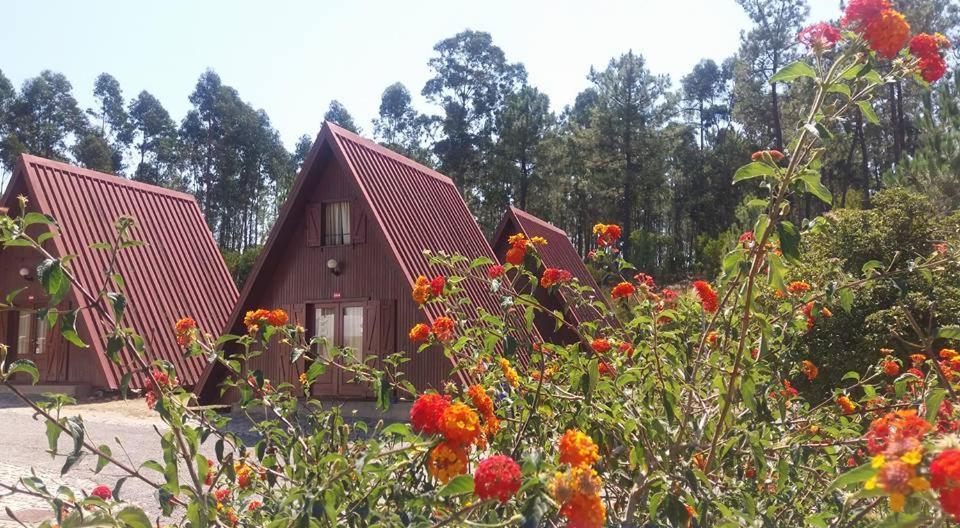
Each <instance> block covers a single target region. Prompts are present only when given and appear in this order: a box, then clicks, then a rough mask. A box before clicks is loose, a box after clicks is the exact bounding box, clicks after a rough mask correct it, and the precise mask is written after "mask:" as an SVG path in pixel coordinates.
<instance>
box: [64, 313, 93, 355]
mask: <svg viewBox="0 0 960 528" xmlns="http://www.w3.org/2000/svg"><path fill="white" fill-rule="evenodd" d="M76 320H77V310H71V311H69V312H65V313H64V314H63V317H62V318H61V319H60V334H61V335H62V336H63V338H64V339H66V340H67V341H69V342H70V343H71V344H73V345H74V346H76V347H77V348H87V347H88V345H87V344H86V343H84V342H83V340H82V339H80V334H78V333H77V328H76Z"/></svg>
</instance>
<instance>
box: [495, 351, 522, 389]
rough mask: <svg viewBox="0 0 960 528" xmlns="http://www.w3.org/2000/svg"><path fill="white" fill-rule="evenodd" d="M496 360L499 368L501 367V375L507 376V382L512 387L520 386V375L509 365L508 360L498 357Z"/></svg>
mask: <svg viewBox="0 0 960 528" xmlns="http://www.w3.org/2000/svg"><path fill="white" fill-rule="evenodd" d="M497 362H498V363H500V368H501V369H503V377H505V378H507V383H509V384H510V386H511V387H513V388H517V387H518V386H520V376H518V375H517V371H516V370H513V367H511V366H510V361H508V360H507V359H506V358H500V359H498V360H497Z"/></svg>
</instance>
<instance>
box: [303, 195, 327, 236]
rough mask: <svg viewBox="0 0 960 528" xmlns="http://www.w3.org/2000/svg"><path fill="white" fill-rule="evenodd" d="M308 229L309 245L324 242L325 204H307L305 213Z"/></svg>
mask: <svg viewBox="0 0 960 528" xmlns="http://www.w3.org/2000/svg"><path fill="white" fill-rule="evenodd" d="M304 217H305V218H304V221H305V223H306V230H307V235H306V239H307V245H308V246H310V247H316V246H319V245H321V244H322V242H323V205H322V204H318V203H315V204H307V208H306V214H305V215H304Z"/></svg>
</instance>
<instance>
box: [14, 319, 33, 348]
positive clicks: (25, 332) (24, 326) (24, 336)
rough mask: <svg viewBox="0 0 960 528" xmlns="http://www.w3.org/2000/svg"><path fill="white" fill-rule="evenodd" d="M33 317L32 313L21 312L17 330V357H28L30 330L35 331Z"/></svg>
mask: <svg viewBox="0 0 960 528" xmlns="http://www.w3.org/2000/svg"><path fill="white" fill-rule="evenodd" d="M33 317H34V315H33V314H32V313H30V312H20V317H19V319H20V320H19V325H18V328H17V355H19V356H21V357H22V356H26V355H27V354H29V353H30V352H31V350H30V341H31V339H30V330H33Z"/></svg>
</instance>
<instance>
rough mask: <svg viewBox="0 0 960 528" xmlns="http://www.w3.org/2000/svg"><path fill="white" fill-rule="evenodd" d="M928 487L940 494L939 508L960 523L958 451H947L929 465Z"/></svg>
mask: <svg viewBox="0 0 960 528" xmlns="http://www.w3.org/2000/svg"><path fill="white" fill-rule="evenodd" d="M930 487H931V488H933V489H935V490H937V492H938V493H939V494H940V507H941V508H943V511H945V512H947V513H949V514H950V515H953V517H954V519H957V520H958V521H960V449H947V450H945V451H943V452H942V453H940V454H939V455H937V458H935V459H933V462H932V463H931V464H930Z"/></svg>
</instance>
